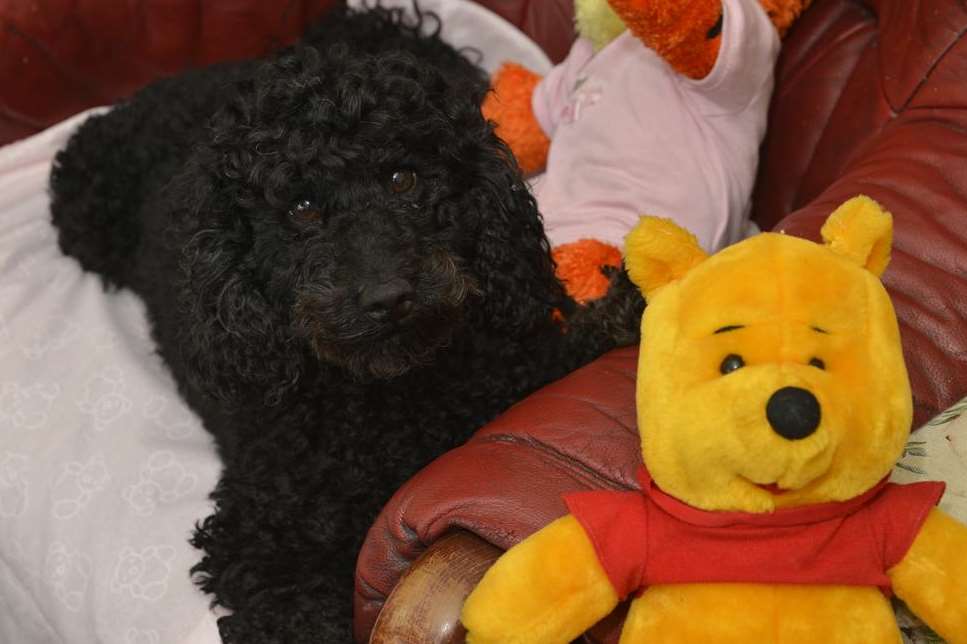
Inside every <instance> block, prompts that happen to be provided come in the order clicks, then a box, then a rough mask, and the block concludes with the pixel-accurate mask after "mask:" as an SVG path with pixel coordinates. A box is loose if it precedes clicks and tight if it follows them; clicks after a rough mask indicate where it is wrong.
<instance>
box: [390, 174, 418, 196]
mask: <svg viewBox="0 0 967 644" xmlns="http://www.w3.org/2000/svg"><path fill="white" fill-rule="evenodd" d="M415 186H416V173H415V172H413V171H412V170H397V171H396V172H394V173H393V175H392V176H391V177H390V180H389V189H390V190H392V191H393V192H395V193H396V194H398V195H400V194H403V193H404V192H409V191H410V190H412V189H413V188H414V187H415Z"/></svg>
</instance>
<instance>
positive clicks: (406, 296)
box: [359, 279, 413, 321]
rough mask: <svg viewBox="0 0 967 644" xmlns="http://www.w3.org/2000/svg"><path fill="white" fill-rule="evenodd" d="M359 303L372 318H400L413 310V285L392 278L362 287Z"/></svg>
mask: <svg viewBox="0 0 967 644" xmlns="http://www.w3.org/2000/svg"><path fill="white" fill-rule="evenodd" d="M359 305H360V307H362V309H363V311H365V312H366V314H367V315H369V317H371V318H373V319H374V320H378V321H384V320H402V319H403V318H405V317H406V316H407V315H409V313H410V311H412V310H413V285H412V284H410V283H409V282H407V281H406V280H404V279H394V280H390V281H388V282H383V283H382V284H374V285H371V286H366V287H364V288H363V290H362V292H361V293H360V294H359Z"/></svg>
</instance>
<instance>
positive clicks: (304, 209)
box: [289, 199, 322, 221]
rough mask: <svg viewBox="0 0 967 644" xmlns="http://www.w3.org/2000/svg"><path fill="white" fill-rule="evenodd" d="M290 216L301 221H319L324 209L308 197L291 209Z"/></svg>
mask: <svg viewBox="0 0 967 644" xmlns="http://www.w3.org/2000/svg"><path fill="white" fill-rule="evenodd" d="M289 216H290V217H292V218H293V219H298V220H299V221H319V220H320V219H322V211H321V210H320V209H319V207H318V206H316V205H315V204H314V203H312V202H311V201H309V200H308V199H303V200H302V201H300V202H298V203H297V204H295V205H294V206H292V208H291V209H290V210H289Z"/></svg>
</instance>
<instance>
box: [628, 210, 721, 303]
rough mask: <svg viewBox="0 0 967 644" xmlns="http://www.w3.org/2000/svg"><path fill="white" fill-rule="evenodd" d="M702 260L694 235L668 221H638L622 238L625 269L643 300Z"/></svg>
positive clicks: (650, 218)
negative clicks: (643, 296) (623, 238)
mask: <svg viewBox="0 0 967 644" xmlns="http://www.w3.org/2000/svg"><path fill="white" fill-rule="evenodd" d="M706 257H708V255H706V254H705V251H704V250H702V248H701V246H699V245H698V240H697V239H696V238H695V235H693V234H692V233H690V232H688V231H687V230H685V229H684V228H682V227H680V226H678V225H677V224H675V223H673V222H672V221H671V220H670V219H661V218H660V217H649V216H645V217H642V218H641V219H640V220H639V221H638V225H637V226H635V227H634V229H633V230H632V231H631V232H630V233H628V236H627V237H625V268H626V269H627V270H628V276H629V277H631V281H632V282H634V283H635V284H637V285H638V288H640V289H641V292H642V293H644V295H645V297H646V298H648V297H650V296H651V294H652V293H653V292H654V291H655V290H657V289H658V288H661V287H662V286H665V285H666V284H668V283H670V282H674V281H675V280H677V279H679V278H680V277H682V276H683V275H685V273H687V272H688V271H690V270H691V269H692V268H693V267H695V266H697V265H698V264H700V263H701V262H702V261H704V260H705V258H706Z"/></svg>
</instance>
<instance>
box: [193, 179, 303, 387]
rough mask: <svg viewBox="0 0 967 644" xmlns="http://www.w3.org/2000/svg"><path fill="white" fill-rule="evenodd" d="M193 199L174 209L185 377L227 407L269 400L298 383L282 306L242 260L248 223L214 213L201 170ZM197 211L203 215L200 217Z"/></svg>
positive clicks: (299, 365) (299, 364)
mask: <svg viewBox="0 0 967 644" xmlns="http://www.w3.org/2000/svg"><path fill="white" fill-rule="evenodd" d="M193 174H194V176H193V177H191V181H192V183H193V185H192V192H191V194H192V195H193V198H194V199H199V202H198V203H197V204H196V205H195V206H194V207H192V208H191V209H190V210H182V211H180V212H179V214H178V216H177V217H176V220H177V221H178V222H179V225H178V229H179V233H178V237H179V238H180V239H181V240H183V241H182V244H183V245H182V257H181V269H182V273H181V275H179V280H180V281H181V284H180V301H179V306H180V307H181V319H185V320H188V324H186V325H185V326H184V328H182V329H180V330H179V332H180V334H181V335H180V338H179V340H180V342H179V346H178V350H179V351H180V355H179V358H180V360H181V361H182V363H183V366H184V368H185V370H186V375H187V377H188V378H189V379H190V380H191V382H192V383H193V384H194V385H195V387H197V388H198V389H200V390H201V391H204V392H206V393H208V394H209V395H210V396H212V397H213V398H215V399H217V400H219V401H222V402H225V403H230V404H232V405H250V404H253V403H254V404H261V405H268V406H272V405H276V404H278V403H279V402H280V401H281V400H282V398H283V396H284V394H285V393H286V392H287V391H289V390H290V389H291V388H292V387H293V386H294V385H295V384H296V383H297V382H298V381H299V377H300V375H301V373H302V370H303V369H304V365H305V357H304V356H302V355H301V354H299V353H297V352H296V349H295V346H294V345H295V344H296V343H293V342H291V330H290V328H289V321H288V319H287V318H286V317H285V311H286V309H284V308H280V307H278V306H274V305H273V303H272V302H270V301H268V299H267V298H266V297H265V294H264V293H263V292H262V291H261V290H260V288H259V286H258V284H259V282H258V281H257V279H256V278H255V277H254V273H253V271H252V270H251V269H250V267H249V266H248V265H247V261H246V256H247V253H248V250H249V249H250V248H251V245H252V234H251V231H250V230H249V228H248V225H247V223H246V222H245V221H244V220H243V219H242V218H241V217H238V216H232V215H231V214H228V213H219V212H218V208H219V205H218V203H217V202H218V200H217V199H215V197H214V190H213V188H212V186H211V185H210V184H208V183H206V179H205V175H206V173H205V172H204V171H202V170H194V171H193ZM198 213H204V216H199V214H198Z"/></svg>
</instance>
